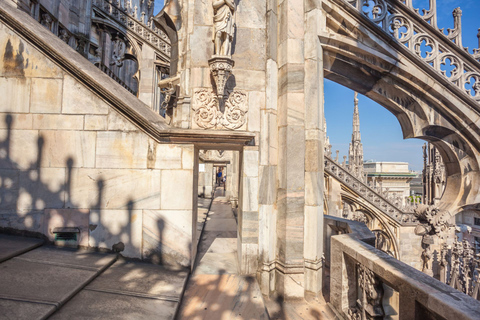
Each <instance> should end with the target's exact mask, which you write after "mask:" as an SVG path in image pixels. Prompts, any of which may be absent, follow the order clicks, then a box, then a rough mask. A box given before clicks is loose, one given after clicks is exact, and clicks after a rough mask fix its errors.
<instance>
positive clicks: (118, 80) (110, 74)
mask: <svg viewBox="0 0 480 320" xmlns="http://www.w3.org/2000/svg"><path fill="white" fill-rule="evenodd" d="M95 65H96V66H97V67H98V68H99V69H100V70H102V71H103V72H104V73H106V74H107V75H108V76H109V77H110V78H112V79H113V80H115V81H116V82H118V83H119V84H120V85H121V86H122V87H124V88H125V89H127V90H128V91H129V92H130V93H132V94H133V95H137V92H136V91H134V90H133V89H131V88H130V87H129V86H128V85H127V84H126V83H125V82H124V81H123V80H122V79H120V78H119V77H118V76H117V75H116V74H115V73H114V72H113V71H112V70H110V68H109V67H107V66H106V65H104V64H103V63H100V64H99V63H96V64H95Z"/></svg>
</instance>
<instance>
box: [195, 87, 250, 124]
mask: <svg viewBox="0 0 480 320" xmlns="http://www.w3.org/2000/svg"><path fill="white" fill-rule="evenodd" d="M247 106H248V105H247V95H246V94H245V93H244V92H241V91H237V90H233V91H232V90H227V94H226V99H218V98H217V95H216V94H215V93H214V92H213V90H211V89H196V90H195V91H194V95H193V103H192V109H193V121H194V122H195V124H196V125H197V126H198V127H200V128H203V129H213V128H216V129H229V130H237V129H240V128H241V127H242V126H243V125H244V124H245V123H246V120H247V116H246V114H247V112H248V107H247Z"/></svg>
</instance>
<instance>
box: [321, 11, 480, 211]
mask: <svg viewBox="0 0 480 320" xmlns="http://www.w3.org/2000/svg"><path fill="white" fill-rule="evenodd" d="M337 9H338V8H337ZM341 11H342V10H341V9H339V12H333V11H332V12H328V14H327V30H328V32H327V33H326V34H325V35H323V34H321V33H320V35H319V40H320V42H321V45H322V48H323V62H324V74H325V78H326V79H329V80H332V81H334V82H336V83H339V84H341V85H343V86H345V87H348V88H350V89H352V90H355V91H357V92H359V93H361V94H363V95H365V96H367V97H369V98H370V99H372V100H374V101H375V102H377V103H379V104H380V105H382V106H383V107H385V108H386V109H387V110H389V111H390V112H391V113H392V114H393V115H394V116H396V118H397V119H398V121H399V123H400V126H401V128H402V132H403V136H404V138H418V139H423V140H426V141H429V142H432V143H433V144H434V145H435V146H436V147H437V148H438V150H439V151H440V153H441V155H442V157H443V158H444V159H445V160H446V172H447V191H446V192H445V193H444V195H448V196H444V197H443V198H442V201H441V203H440V206H441V209H444V210H447V211H448V212H449V213H450V214H451V215H454V214H456V213H457V212H458V211H459V210H460V209H461V207H462V206H465V205H469V204H470V205H471V204H476V203H479V202H480V197H479V196H478V194H479V192H478V191H479V190H477V189H478V187H477V185H479V183H480V181H479V180H480V171H479V160H480V128H479V126H478V124H477V123H476V122H478V119H479V118H480V112H479V111H478V110H479V108H478V102H476V101H475V100H474V99H473V98H472V97H469V96H467V95H465V94H464V93H463V92H462V90H461V89H460V88H458V87H456V86H454V85H452V84H451V83H450V82H449V80H448V79H447V78H446V77H445V76H444V75H442V74H441V73H439V72H437V71H435V70H433V69H430V66H428V65H427V64H426V63H425V62H424V61H422V60H421V59H420V58H419V57H417V56H415V55H414V54H412V53H411V52H410V51H409V50H408V48H404V47H403V45H402V44H400V43H397V42H396V41H394V40H393V39H392V38H390V37H389V36H387V35H385V36H383V35H381V34H379V33H378V31H373V30H370V29H368V28H362V27H358V26H356V25H355V24H353V23H350V21H349V14H348V13H345V15H342V14H340V12H341ZM352 21H354V20H353V19H352ZM357 25H358V24H357ZM332 34H333V36H332Z"/></svg>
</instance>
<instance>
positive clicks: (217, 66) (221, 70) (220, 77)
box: [208, 55, 235, 100]
mask: <svg viewBox="0 0 480 320" xmlns="http://www.w3.org/2000/svg"><path fill="white" fill-rule="evenodd" d="M208 65H209V66H210V72H211V73H212V75H213V79H214V80H215V85H216V87H217V98H218V99H219V100H223V97H224V95H225V85H226V83H227V80H228V78H229V77H230V75H231V74H232V69H233V66H234V65H235V62H234V61H233V60H232V59H231V58H230V57H229V56H218V55H214V56H213V57H212V58H211V59H210V60H208Z"/></svg>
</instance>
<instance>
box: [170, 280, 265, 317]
mask: <svg viewBox="0 0 480 320" xmlns="http://www.w3.org/2000/svg"><path fill="white" fill-rule="evenodd" d="M178 319H182V320H190V319H191V320H193V319H216V320H231V319H235V320H245V319H259V320H263V319H265V320H266V319H268V314H267V312H266V310H265V306H264V302H263V298H262V294H261V292H260V288H259V287H258V284H257V282H256V280H255V279H254V278H250V277H243V276H239V275H197V276H195V277H193V278H192V279H191V283H190V284H189V287H188V289H187V292H186V294H185V296H184V299H183V304H182V307H181V309H180V312H179V317H178Z"/></svg>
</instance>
